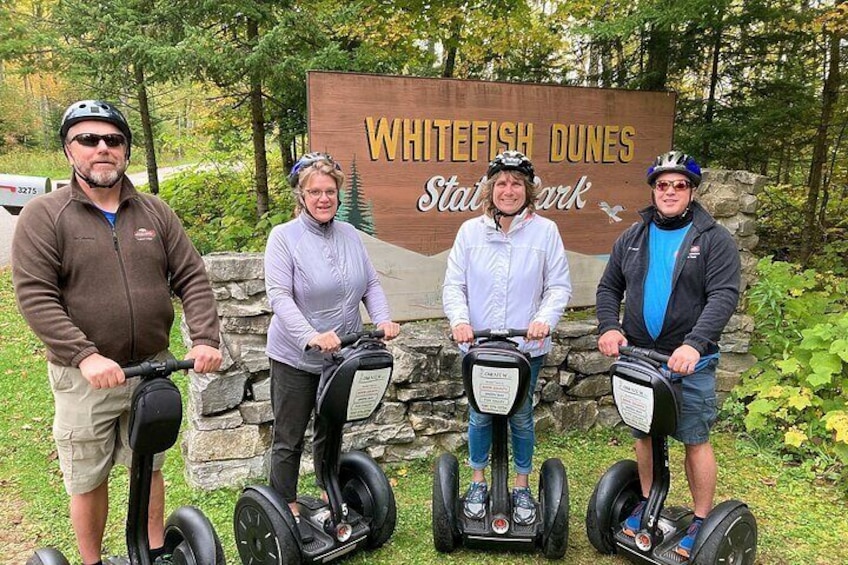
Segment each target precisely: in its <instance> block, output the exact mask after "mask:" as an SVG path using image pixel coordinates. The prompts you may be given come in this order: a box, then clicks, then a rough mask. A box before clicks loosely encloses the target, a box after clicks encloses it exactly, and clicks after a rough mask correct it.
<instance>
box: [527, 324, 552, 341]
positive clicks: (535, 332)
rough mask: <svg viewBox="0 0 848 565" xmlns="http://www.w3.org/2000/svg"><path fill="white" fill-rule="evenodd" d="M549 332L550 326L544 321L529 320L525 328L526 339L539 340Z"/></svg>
mask: <svg viewBox="0 0 848 565" xmlns="http://www.w3.org/2000/svg"><path fill="white" fill-rule="evenodd" d="M550 333H551V327H550V326H549V325H548V324H546V323H545V322H530V326H529V327H528V328H527V341H539V342H541V341H542V340H543V339H545V338H546V337H548V334H550Z"/></svg>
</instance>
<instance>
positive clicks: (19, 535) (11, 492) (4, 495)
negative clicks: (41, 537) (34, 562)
mask: <svg viewBox="0 0 848 565" xmlns="http://www.w3.org/2000/svg"><path fill="white" fill-rule="evenodd" d="M15 491H16V489H15V488H14V487H13V486H12V485H10V484H8V481H5V480H0V563H8V564H10V565H11V564H22V563H26V560H27V559H29V557H30V556H31V555H32V552H33V551H34V550H35V548H36V540H35V535H34V534H33V533H32V532H31V528H30V527H29V526H28V525H27V523H26V522H25V521H24V512H23V509H24V506H26V501H25V500H23V499H21V498H19V497H18V493H17V492H15Z"/></svg>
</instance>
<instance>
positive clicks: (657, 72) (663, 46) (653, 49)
mask: <svg viewBox="0 0 848 565" xmlns="http://www.w3.org/2000/svg"><path fill="white" fill-rule="evenodd" d="M670 46H671V29H670V28H669V26H668V24H663V25H662V26H660V25H658V24H657V23H654V25H653V28H652V29H651V31H650V35H649V36H648V42H647V45H646V49H647V52H648V53H647V55H648V64H647V68H646V69H645V74H644V75H643V76H642V80H641V90H665V88H666V82H667V80H668V64H669V58H670V57H669V52H668V51H669V48H670Z"/></svg>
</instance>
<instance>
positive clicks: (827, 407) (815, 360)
mask: <svg viewBox="0 0 848 565" xmlns="http://www.w3.org/2000/svg"><path fill="white" fill-rule="evenodd" d="M757 269H758V274H759V280H758V281H757V282H756V283H755V284H754V286H753V287H752V288H751V290H750V292H749V293H748V306H749V309H750V311H751V313H752V315H753V316H754V319H755V323H756V330H755V336H754V344H753V346H752V352H753V353H754V354H755V355H757V357H758V358H759V361H758V362H757V364H756V365H755V366H754V367H752V368H751V369H750V370H749V371H747V372H746V373H745V374H744V375H743V377H742V381H741V383H740V385H739V386H738V387H737V388H736V389H735V390H734V391H733V394H732V395H731V398H730V400H729V402H728V405H727V406H725V409H726V412H727V413H728V414H730V415H734V414H735V415H736V416H737V417H739V416H741V417H742V420H743V423H744V426H745V428H746V429H747V430H748V432H750V433H751V434H752V435H753V436H755V437H758V438H761V439H767V440H769V441H772V442H775V443H776V444H777V445H779V446H780V448H781V449H782V450H783V451H784V453H785V454H786V455H787V456H788V458H789V459H792V460H794V461H796V462H799V463H801V462H804V464H806V465H810V466H811V469H817V470H818V471H819V472H820V471H822V470H824V469H826V468H828V467H831V466H832V465H833V464H834V463H837V462H838V463H839V464H840V467H841V466H844V465H845V463H848V407H846V400H848V399H846V396H845V394H846V388H845V387H846V385H848V309H846V297H847V296H848V293H847V292H846V291H848V283H846V281H845V279H844V278H841V277H838V276H834V275H832V274H830V273H818V272H816V271H814V270H812V269H808V270H803V271H802V270H801V269H800V268H799V267H798V266H796V265H793V264H791V263H783V262H774V261H772V260H771V258H770V257H767V258H765V259H762V260H760V262H759V264H758V266H757ZM741 407H744V409H741Z"/></svg>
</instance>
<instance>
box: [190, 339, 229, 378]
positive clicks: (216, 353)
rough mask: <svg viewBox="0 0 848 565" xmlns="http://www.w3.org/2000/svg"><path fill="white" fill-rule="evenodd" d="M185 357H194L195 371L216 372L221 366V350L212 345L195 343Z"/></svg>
mask: <svg viewBox="0 0 848 565" xmlns="http://www.w3.org/2000/svg"><path fill="white" fill-rule="evenodd" d="M185 358H186V359H194V372H195V373H214V372H215V371H217V370H218V369H220V368H221V351H220V350H219V349H218V348H217V347H212V346H211V345H195V346H194V347H192V348H191V351H189V352H188V353H186V356H185Z"/></svg>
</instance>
